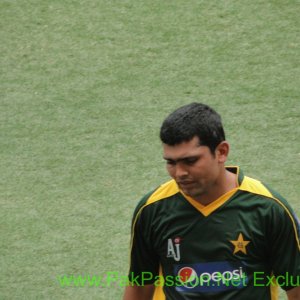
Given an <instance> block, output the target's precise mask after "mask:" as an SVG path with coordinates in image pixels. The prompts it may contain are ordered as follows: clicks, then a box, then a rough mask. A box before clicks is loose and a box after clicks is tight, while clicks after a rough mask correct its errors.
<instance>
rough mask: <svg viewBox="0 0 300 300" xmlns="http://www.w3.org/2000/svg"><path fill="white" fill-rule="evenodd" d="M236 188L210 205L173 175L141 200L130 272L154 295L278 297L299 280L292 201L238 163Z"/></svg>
mask: <svg viewBox="0 0 300 300" xmlns="http://www.w3.org/2000/svg"><path fill="white" fill-rule="evenodd" d="M227 170H229V171H231V172H234V173H236V174H237V181H238V182H237V188H235V189H234V190H231V191H229V192H228V193H226V194H224V195H223V196H221V197H220V198H219V199H217V200H215V201H214V202H212V203H211V204H209V205H206V206H203V205H201V204H200V203H199V202H197V201H195V200H194V199H192V198H190V197H188V196H187V195H184V194H183V193H182V192H181V191H180V190H179V188H178V186H177V184H176V182H175V181H174V180H171V181H169V182H167V183H165V184H163V185H162V186H160V187H159V188H157V189H156V190H155V191H153V192H151V193H150V194H148V195H146V196H145V197H144V198H143V199H142V200H141V201H140V203H139V204H138V206H137V208H136V210H135V213H134V217H133V222H132V240H131V262H130V273H129V280H130V281H131V282H132V283H133V284H137V285H145V284H154V285H155V286H156V287H157V288H156V292H155V296H154V299H155V300H158V299H159V300H161V299H168V300H171V299H172V300H173V299H174V300H180V299H188V300H190V299H197V300H199V299H214V300H219V299H220V300H229V299H230V300H232V299H239V300H241V299H242V300H243V299H256V300H262V299H263V300H266V299H277V295H276V294H277V293H276V290H277V287H278V286H281V287H282V288H283V289H285V290H288V289H291V288H293V287H296V286H299V277H300V244H299V235H300V234H299V223H298V221H297V218H296V216H295V214H294V212H293V211H292V209H291V208H290V206H289V205H288V203H287V202H286V201H285V200H284V199H283V198H282V197H281V196H280V195H278V193H276V192H275V191H273V190H271V189H270V188H268V187H266V186H265V185H263V184H262V183H261V182H259V181H257V180H255V179H252V178H249V177H246V176H244V175H243V173H242V171H241V170H240V169H239V168H238V167H228V168H227Z"/></svg>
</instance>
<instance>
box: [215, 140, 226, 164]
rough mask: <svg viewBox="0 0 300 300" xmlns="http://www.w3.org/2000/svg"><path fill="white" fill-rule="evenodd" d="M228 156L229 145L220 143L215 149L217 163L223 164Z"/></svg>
mask: <svg viewBox="0 0 300 300" xmlns="http://www.w3.org/2000/svg"><path fill="white" fill-rule="evenodd" d="M228 154H229V143H228V142H226V141H223V142H221V143H220V144H219V145H218V146H217V148H216V157H217V159H218V161H219V163H225V162H226V160H227V157H228Z"/></svg>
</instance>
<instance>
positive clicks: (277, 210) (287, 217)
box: [239, 176, 300, 238]
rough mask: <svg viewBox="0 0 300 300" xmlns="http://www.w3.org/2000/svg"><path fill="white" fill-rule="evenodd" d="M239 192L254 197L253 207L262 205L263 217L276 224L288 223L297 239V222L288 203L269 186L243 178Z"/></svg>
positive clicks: (298, 230) (298, 231)
mask: <svg viewBox="0 0 300 300" xmlns="http://www.w3.org/2000/svg"><path fill="white" fill-rule="evenodd" d="M239 189H240V190H241V191H244V192H247V193H250V194H252V195H254V198H255V200H254V201H255V205H257V207H258V206H259V205H262V206H263V207H264V208H265V209H266V210H265V213H266V214H265V216H270V217H272V219H273V220H274V219H276V222H278V224H280V221H281V222H288V223H290V224H291V225H292V227H293V228H294V230H295V233H296V235H297V236H298V238H299V234H300V227H299V220H298V218H297V216H296V214H295V212H294V210H293V209H292V207H291V206H290V204H289V203H288V201H287V200H286V199H285V198H284V197H283V196H282V195H280V194H279V193H278V192H277V191H276V190H274V189H273V188H271V187H270V186H269V185H267V184H265V183H263V182H261V181H259V180H257V179H253V178H250V177H247V176H245V177H244V180H243V181H242V183H241V186H240V188H239Z"/></svg>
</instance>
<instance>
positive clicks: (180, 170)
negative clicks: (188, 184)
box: [175, 163, 188, 179]
mask: <svg viewBox="0 0 300 300" xmlns="http://www.w3.org/2000/svg"><path fill="white" fill-rule="evenodd" d="M187 175H188V171H187V169H186V168H185V167H184V166H183V165H182V164H181V163H177V164H176V167H175V178H178V179H182V178H184V177H186V176H187Z"/></svg>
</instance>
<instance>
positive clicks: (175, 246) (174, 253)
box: [167, 237, 180, 261]
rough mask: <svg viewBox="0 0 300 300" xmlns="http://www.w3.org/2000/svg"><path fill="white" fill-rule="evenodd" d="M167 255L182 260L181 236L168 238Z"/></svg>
mask: <svg viewBox="0 0 300 300" xmlns="http://www.w3.org/2000/svg"><path fill="white" fill-rule="evenodd" d="M167 257H173V258H174V260H176V261H180V238H179V237H177V238H175V239H174V242H173V241H172V239H168V252H167Z"/></svg>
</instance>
